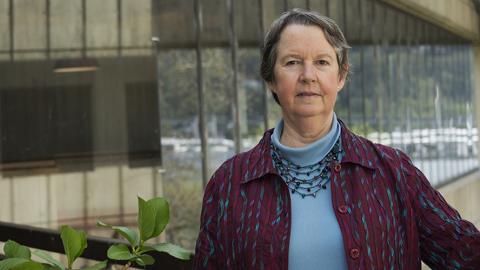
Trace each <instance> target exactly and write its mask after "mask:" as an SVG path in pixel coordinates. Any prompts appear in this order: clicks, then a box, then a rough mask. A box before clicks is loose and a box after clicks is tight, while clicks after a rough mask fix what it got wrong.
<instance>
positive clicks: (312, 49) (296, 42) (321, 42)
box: [277, 24, 335, 55]
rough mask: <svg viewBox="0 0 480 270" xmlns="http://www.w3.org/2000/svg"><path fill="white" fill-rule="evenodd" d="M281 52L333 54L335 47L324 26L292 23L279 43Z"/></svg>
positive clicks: (283, 32) (281, 36)
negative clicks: (329, 39) (326, 34)
mask: <svg viewBox="0 0 480 270" xmlns="http://www.w3.org/2000/svg"><path fill="white" fill-rule="evenodd" d="M277 48H278V52H277V53H279V54H303V53H307V52H309V53H315V54H329V55H330V54H333V55H335V49H334V48H333V47H332V45H330V43H329V42H328V40H327V39H326V37H325V33H324V31H323V29H322V28H320V27H319V26H315V25H300V24H291V25H288V26H287V27H285V29H284V30H283V31H282V33H281V35H280V39H279V41H278V44H277Z"/></svg>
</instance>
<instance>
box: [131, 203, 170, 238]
mask: <svg viewBox="0 0 480 270" xmlns="http://www.w3.org/2000/svg"><path fill="white" fill-rule="evenodd" d="M168 219H169V206H168V202H167V201H166V200H165V199H164V198H153V199H151V200H149V201H145V200H143V199H142V198H140V197H138V226H139V231H140V239H141V240H142V241H146V240H148V239H150V238H153V237H156V236H158V235H160V233H161V232H162V231H163V230H164V229H165V227H166V226H167V224H168Z"/></svg>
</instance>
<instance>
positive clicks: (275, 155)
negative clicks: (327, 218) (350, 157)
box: [270, 138, 345, 198]
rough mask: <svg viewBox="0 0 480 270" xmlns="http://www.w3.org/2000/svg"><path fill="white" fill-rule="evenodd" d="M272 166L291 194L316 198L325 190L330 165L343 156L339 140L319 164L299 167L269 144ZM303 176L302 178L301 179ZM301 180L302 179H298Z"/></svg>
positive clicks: (329, 175)
mask: <svg viewBox="0 0 480 270" xmlns="http://www.w3.org/2000/svg"><path fill="white" fill-rule="evenodd" d="M270 148H271V155H272V159H273V164H274V166H275V168H276V169H277V171H278V173H279V174H280V176H282V179H283V181H285V183H286V184H287V186H288V188H289V189H290V191H291V193H292V194H295V193H297V194H298V195H300V196H302V198H305V197H308V196H312V197H316V196H317V193H318V192H319V191H320V190H322V189H327V184H328V182H329V181H330V178H331V174H332V173H331V164H332V163H333V162H337V161H340V160H341V159H342V157H343V155H344V154H345V153H344V151H343V149H342V145H341V140H340V138H338V139H337V141H336V142H335V145H334V146H333V148H332V149H331V150H330V152H328V154H327V155H326V156H325V158H323V159H322V160H320V161H319V162H317V163H315V164H311V165H306V166H301V165H298V164H296V163H294V162H292V161H290V160H289V159H287V158H285V157H284V156H283V155H282V154H281V152H280V151H279V150H278V148H277V147H276V146H275V145H274V144H273V143H270ZM302 176H303V177H302ZM299 178H302V179H299Z"/></svg>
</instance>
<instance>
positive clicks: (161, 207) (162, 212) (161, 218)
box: [147, 198, 170, 237]
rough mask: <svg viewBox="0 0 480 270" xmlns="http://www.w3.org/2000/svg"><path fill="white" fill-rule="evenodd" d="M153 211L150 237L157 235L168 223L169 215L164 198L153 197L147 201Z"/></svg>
mask: <svg viewBox="0 0 480 270" xmlns="http://www.w3.org/2000/svg"><path fill="white" fill-rule="evenodd" d="M147 204H149V205H151V206H152V207H153V209H154V211H155V217H156V220H155V228H154V231H153V235H152V237H157V236H159V235H160V234H161V233H162V232H163V230H165V227H166V226H167V224H168V219H169V217H170V211H169V205H168V202H167V200H165V199H164V198H153V199H151V200H149V201H148V202H147Z"/></svg>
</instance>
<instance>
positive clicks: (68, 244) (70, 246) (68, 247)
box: [0, 225, 107, 270]
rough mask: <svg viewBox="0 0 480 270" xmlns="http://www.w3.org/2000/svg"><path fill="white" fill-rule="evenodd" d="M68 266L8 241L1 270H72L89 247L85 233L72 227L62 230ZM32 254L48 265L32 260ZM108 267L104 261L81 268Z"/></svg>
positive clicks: (41, 252)
mask: <svg viewBox="0 0 480 270" xmlns="http://www.w3.org/2000/svg"><path fill="white" fill-rule="evenodd" d="M60 238H61V239H62V243H63V248H64V250H65V255H66V256H67V261H68V265H67V266H66V267H65V266H64V265H63V264H62V263H61V262H60V261H58V260H56V259H54V258H53V257H52V256H50V254H48V253H46V252H44V251H41V250H35V251H33V252H31V251H30V249H29V248H28V247H25V246H22V245H20V244H18V243H17V242H15V241H12V240H8V241H7V242H6V243H5V245H4V247H3V251H4V253H5V257H6V259H4V260H2V261H0V270H10V269H11V270H71V269H73V268H72V267H73V262H74V261H75V260H76V259H77V258H78V257H80V255H82V253H83V251H84V250H85V248H86V247H87V236H86V234H85V232H83V231H76V230H74V229H73V228H71V227H70V226H66V225H64V226H62V227H61V228H60ZM32 253H33V254H34V255H36V256H37V257H39V258H41V259H42V260H44V261H45V262H46V263H39V262H36V261H33V260H32V258H31V257H32ZM106 267H107V261H102V262H100V263H97V264H95V265H93V266H90V267H86V268H81V270H100V269H105V268H106Z"/></svg>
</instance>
